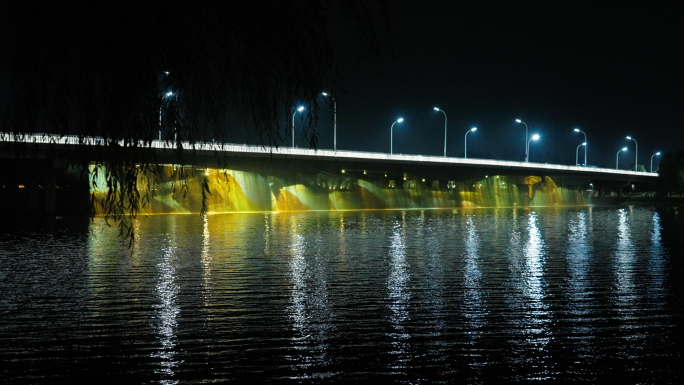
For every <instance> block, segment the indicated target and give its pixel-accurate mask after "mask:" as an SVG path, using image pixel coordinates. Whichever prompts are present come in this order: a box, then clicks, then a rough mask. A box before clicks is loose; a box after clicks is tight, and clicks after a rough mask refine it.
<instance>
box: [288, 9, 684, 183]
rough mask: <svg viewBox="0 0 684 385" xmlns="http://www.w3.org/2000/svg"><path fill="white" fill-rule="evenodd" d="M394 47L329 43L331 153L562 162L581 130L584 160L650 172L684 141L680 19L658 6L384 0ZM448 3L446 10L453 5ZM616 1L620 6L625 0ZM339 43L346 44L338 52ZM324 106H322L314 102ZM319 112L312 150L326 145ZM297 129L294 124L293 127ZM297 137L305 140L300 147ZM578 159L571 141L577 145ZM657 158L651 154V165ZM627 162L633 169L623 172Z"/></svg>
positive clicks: (569, 157) (327, 129) (568, 160)
mask: <svg viewBox="0 0 684 385" xmlns="http://www.w3.org/2000/svg"><path fill="white" fill-rule="evenodd" d="M391 4H392V9H393V14H392V30H391V33H392V47H391V50H385V51H384V52H383V54H382V55H381V57H380V59H379V60H372V59H365V60H361V61H360V62H359V61H358V60H357V56H356V55H350V54H348V52H349V51H350V50H349V45H345V44H348V42H346V41H345V40H344V38H343V37H342V35H341V34H339V35H336V37H335V39H337V40H334V42H335V47H336V52H337V55H338V56H337V59H338V60H339V64H340V66H341V71H342V75H343V79H342V81H341V82H340V84H339V86H340V87H341V88H342V89H343V90H344V91H345V92H343V93H341V94H340V95H338V101H339V103H338V149H350V150H351V149H353V150H364V151H381V152H389V147H390V143H389V140H390V127H391V125H392V123H393V122H394V121H395V120H396V119H397V118H399V117H403V118H404V119H405V121H404V122H403V123H401V124H399V123H398V124H396V125H395V126H394V152H395V153H405V154H423V155H442V154H443V146H444V115H443V114H442V113H440V112H437V111H434V110H433V107H435V106H437V107H439V108H441V109H443V110H444V111H445V112H446V114H447V117H448V133H447V136H448V141H447V143H448V145H447V146H448V149H447V153H448V155H450V156H459V157H461V156H463V151H464V149H463V146H464V135H465V133H466V131H467V130H468V129H470V128H471V127H472V126H477V127H478V131H477V132H473V133H470V134H468V156H469V157H482V158H495V159H509V160H523V155H524V148H525V127H524V126H523V125H521V124H517V123H515V119H516V118H520V119H522V120H523V121H525V122H526V123H527V124H528V126H529V131H530V135H532V134H533V133H539V134H540V135H541V139H540V140H539V141H538V142H532V143H531V144H530V161H531V162H548V163H563V164H574V162H575V155H576V149H577V146H578V145H579V144H581V143H582V142H583V135H582V134H580V133H575V132H573V128H575V127H578V128H580V129H581V130H583V131H584V132H585V133H586V134H587V138H588V143H589V147H588V163H589V164H590V165H597V166H600V167H611V168H612V167H615V158H616V153H617V151H618V150H619V149H620V148H622V147H624V146H627V147H628V148H629V150H628V152H627V153H626V154H625V153H621V154H620V166H621V167H620V168H628V167H634V142H633V141H629V140H627V139H626V138H625V136H627V135H631V136H632V137H634V138H635V139H636V140H637V141H638V146H639V163H640V164H643V165H644V166H645V167H646V169H647V170H648V169H649V167H650V164H649V162H650V157H651V155H653V154H654V153H655V152H657V151H663V152H665V151H676V150H677V149H680V148H684V132H683V130H682V127H683V126H684V125H683V123H684V114H683V112H682V111H683V110H682V107H683V106H684V98H683V97H682V89H683V86H684V81H683V75H682V71H683V70H684V62H683V60H682V57H684V55H683V54H682V48H683V43H682V37H684V33H683V32H684V31H683V29H684V28H682V26H681V25H682V24H681V16H683V15H682V13H681V12H680V11H678V10H677V9H674V8H671V9H670V8H668V7H666V6H664V5H656V6H651V5H648V6H646V5H645V4H644V6H642V7H638V8H632V7H630V8H622V7H617V6H593V5H592V6H586V5H582V6H576V5H572V6H559V5H558V4H559V3H557V2H553V3H548V4H547V5H546V6H542V7H532V6H531V5H525V6H519V5H512V4H509V5H508V6H506V7H503V8H502V7H500V6H499V5H497V6H493V5H492V6H482V5H479V3H478V5H473V4H471V3H456V2H451V1H421V2H415V1H392V2H391ZM455 4H458V5H455ZM623 4H624V5H625V6H626V4H627V3H623ZM348 50H349V51H348ZM319 103H321V105H324V103H325V100H323V99H321V100H320V101H319ZM326 119H328V118H327V117H323V118H322V120H321V122H320V124H319V127H320V132H321V141H320V147H322V148H330V147H332V124H331V123H330V122H329V121H328V120H326ZM298 124H301V123H298ZM302 145H304V142H303V141H302ZM579 153H580V159H582V158H583V149H581V148H580V152H579ZM655 164H656V165H657V158H656V159H655ZM629 165H631V166H629Z"/></svg>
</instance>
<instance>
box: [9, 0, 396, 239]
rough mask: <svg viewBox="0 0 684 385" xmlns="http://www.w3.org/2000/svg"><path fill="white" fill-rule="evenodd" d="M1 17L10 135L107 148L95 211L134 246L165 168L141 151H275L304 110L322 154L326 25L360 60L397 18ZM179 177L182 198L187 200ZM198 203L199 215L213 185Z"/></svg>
mask: <svg viewBox="0 0 684 385" xmlns="http://www.w3.org/2000/svg"><path fill="white" fill-rule="evenodd" d="M6 8H8V9H7V10H6V12H3V15H2V16H0V24H1V25H2V26H1V27H0V28H3V30H2V31H0V32H3V34H2V35H3V36H10V37H11V39H9V40H6V42H8V43H3V44H7V45H8V47H6V48H7V49H6V50H4V49H3V50H4V51H6V52H7V53H8V55H6V56H5V58H4V59H2V60H1V61H0V65H1V66H2V68H0V69H2V71H4V72H8V73H10V75H11V77H12V80H13V83H12V89H11V95H10V98H9V103H8V105H7V106H4V107H5V108H4V110H3V111H4V113H3V114H4V115H3V126H2V131H4V132H14V133H16V134H24V133H37V132H49V133H52V134H57V135H78V136H80V137H81V138H84V137H101V138H103V139H104V140H107V141H108V143H111V144H112V145H110V146H105V147H104V148H103V149H102V151H101V153H100V154H98V163H97V166H98V167H96V168H95V170H96V171H95V172H97V173H104V180H105V181H106V188H108V189H109V190H108V193H107V195H106V197H105V198H103V199H102V200H101V201H100V202H93V204H96V203H98V204H100V205H102V207H103V210H104V213H105V216H106V217H107V218H108V219H111V220H113V221H114V222H116V223H117V224H119V227H120V230H121V233H122V235H123V236H125V237H128V238H130V239H133V234H132V227H131V226H130V220H132V219H134V218H135V217H136V215H138V214H139V213H141V212H143V210H144V208H145V206H146V204H147V203H148V202H149V199H150V196H151V194H154V192H153V191H154V188H153V186H154V185H155V183H156V181H157V180H158V179H157V177H155V176H153V177H152V179H151V180H150V179H149V177H148V174H150V173H151V174H152V175H155V172H157V171H158V169H157V168H155V167H149V166H150V165H158V164H162V163H168V162H169V161H168V159H164V160H163V161H162V160H161V159H157V158H155V156H154V154H153V152H152V151H149V152H148V153H147V155H145V154H144V153H143V152H137V151H136V150H137V149H139V148H140V147H142V148H143V149H144V148H145V147H149V144H150V142H151V141H152V140H155V139H159V138H160V137H161V138H162V140H165V141H166V144H167V145H168V146H169V147H171V148H176V149H178V150H177V152H176V158H175V159H174V160H173V162H172V163H174V164H181V165H182V164H188V157H187V154H186V153H187V150H182V149H181V146H180V143H181V142H190V143H191V144H193V143H197V142H201V141H205V142H211V141H212V140H215V141H217V142H228V141H229V139H230V138H231V136H232V134H233V133H234V132H235V131H236V130H246V131H247V132H249V133H250V134H251V135H253V137H255V138H256V139H257V141H258V143H260V144H268V145H276V146H277V145H278V144H280V143H281V142H282V141H283V140H285V139H287V135H289V131H288V130H286V129H283V128H285V127H288V124H289V118H290V117H291V111H290V109H291V108H292V106H293V105H295V104H296V103H300V102H303V103H305V104H308V105H309V107H310V108H307V110H308V111H309V119H308V126H307V128H306V130H307V131H306V137H307V139H308V140H309V143H310V145H311V146H314V147H315V146H316V144H317V132H316V131H315V129H314V127H315V122H316V119H317V117H316V114H317V111H318V110H317V106H316V105H315V102H314V101H315V100H316V99H317V97H318V96H319V95H320V92H321V90H329V91H332V92H333V93H334V92H336V90H335V81H336V79H337V78H338V76H339V74H338V72H337V69H336V66H335V62H334V57H333V47H332V46H331V39H330V36H329V33H331V31H330V28H331V27H330V24H329V23H328V20H330V19H331V18H332V17H334V18H338V19H339V21H337V20H336V23H332V24H334V25H335V26H338V27H339V26H342V28H343V30H337V31H333V32H334V33H336V35H353V36H357V37H358V42H359V44H356V45H357V46H361V47H365V48H362V49H360V51H359V52H357V53H354V54H360V53H361V52H364V51H368V50H370V51H371V52H377V50H378V48H379V46H380V39H379V38H378V36H380V35H379V34H378V30H379V28H378V23H377V21H380V23H381V25H382V26H385V25H386V24H387V22H388V19H389V13H388V6H387V3H386V0H376V1H375V2H372V3H370V4H369V3H368V2H366V1H364V0H339V1H333V2H330V1H325V0H319V1H314V0H309V1H307V0H293V1H282V0H265V1H260V2H253V1H230V2H210V3H208V4H206V3H202V4H197V3H196V2H190V1H177V2H169V3H165V4H164V5H163V6H157V5H156V4H141V3H137V4H136V6H135V7H126V6H121V4H119V3H116V2H105V3H101V4H99V3H98V4H97V6H93V5H92V4H89V3H86V2H42V1H31V0H26V1H21V2H12V4H10V5H8V7H6ZM3 48H5V47H3ZM281 132H284V133H285V134H284V135H283V134H281ZM120 143H123V145H121V144H120ZM150 154H151V155H150ZM182 173H183V172H182V171H179V174H178V175H176V177H177V178H178V179H176V180H177V181H179V182H180V186H178V187H179V190H178V192H177V193H178V194H186V193H187V185H184V184H183V183H184V182H182V180H183V175H182ZM205 180H206V178H205ZM141 181H144V182H141ZM139 183H143V184H144V185H142V186H139ZM101 187H104V186H101ZM201 191H202V211H203V212H205V211H206V202H207V195H205V194H210V192H209V191H208V185H207V184H206V183H203V187H202V190H201Z"/></svg>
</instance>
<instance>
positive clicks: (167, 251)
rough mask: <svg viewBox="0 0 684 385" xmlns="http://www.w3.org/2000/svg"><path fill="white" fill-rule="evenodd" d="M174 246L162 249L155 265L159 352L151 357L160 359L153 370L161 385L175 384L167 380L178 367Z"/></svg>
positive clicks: (177, 307)
mask: <svg viewBox="0 0 684 385" xmlns="http://www.w3.org/2000/svg"><path fill="white" fill-rule="evenodd" d="M175 249H176V247H175V246H170V245H169V246H167V247H165V248H164V249H163V255H162V257H161V260H160V261H159V263H158V264H157V271H158V280H159V282H158V283H157V286H156V293H157V297H158V300H159V303H158V304H157V305H155V308H156V310H157V311H158V315H157V316H158V320H157V323H158V325H157V340H158V341H159V342H160V343H161V346H160V347H159V350H158V351H157V352H155V353H153V354H152V357H155V358H159V359H161V362H159V365H161V369H157V370H155V372H156V373H159V374H162V375H163V376H164V377H167V378H163V379H162V380H161V381H160V382H161V383H162V384H177V383H178V381H177V380H172V379H169V378H168V377H173V376H174V368H176V367H177V366H178V361H176V359H175V355H176V341H177V339H178V338H177V336H176V327H177V326H178V321H177V317H178V315H179V313H180V306H178V304H177V303H176V301H177V298H178V285H177V284H176V268H175V267H174V265H173V264H174V262H175V260H176V256H175V251H176V250H175Z"/></svg>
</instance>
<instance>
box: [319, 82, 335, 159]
mask: <svg viewBox="0 0 684 385" xmlns="http://www.w3.org/2000/svg"><path fill="white" fill-rule="evenodd" d="M322 94H323V96H330V99H332V102H333V150H335V155H337V100H336V99H335V97H334V96H332V94H329V93H327V92H323V93H322Z"/></svg>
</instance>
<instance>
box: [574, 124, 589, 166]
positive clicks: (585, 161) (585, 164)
mask: <svg viewBox="0 0 684 385" xmlns="http://www.w3.org/2000/svg"><path fill="white" fill-rule="evenodd" d="M575 132H581V133H582V134H584V144H583V146H584V167H587V134H586V133H585V132H584V131H582V130H580V129H579V128H575ZM575 163H577V162H575Z"/></svg>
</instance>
